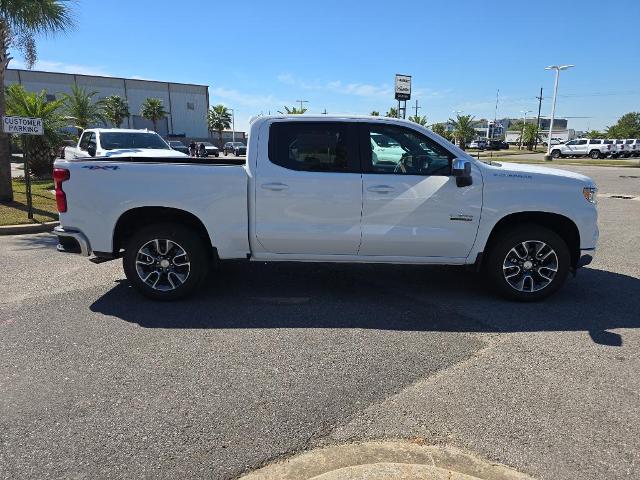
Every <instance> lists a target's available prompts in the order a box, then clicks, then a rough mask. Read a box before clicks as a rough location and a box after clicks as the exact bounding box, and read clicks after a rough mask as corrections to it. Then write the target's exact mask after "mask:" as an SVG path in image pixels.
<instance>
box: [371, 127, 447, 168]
mask: <svg viewBox="0 0 640 480" xmlns="http://www.w3.org/2000/svg"><path fill="white" fill-rule="evenodd" d="M367 130H368V137H369V138H368V143H369V147H370V148H369V149H368V155H369V158H368V159H367V160H368V161H367V167H368V169H369V171H370V172H371V173H395V174H399V175H449V174H450V173H451V161H452V160H453V158H454V155H453V154H452V153H451V152H449V151H448V150H447V149H446V148H444V147H443V146H442V145H440V144H439V143H437V142H435V141H434V140H431V139H430V138H429V137H427V136H426V135H421V134H420V133H419V132H416V131H415V130H412V129H409V128H403V127H397V126H387V125H368V127H367Z"/></svg>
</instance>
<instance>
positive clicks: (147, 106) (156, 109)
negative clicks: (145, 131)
mask: <svg viewBox="0 0 640 480" xmlns="http://www.w3.org/2000/svg"><path fill="white" fill-rule="evenodd" d="M140 115H141V116H142V118H146V119H147V120H151V122H153V131H154V132H157V130H158V120H162V119H163V118H164V117H166V116H167V112H166V111H165V109H164V106H163V105H162V100H160V99H159V98H145V100H144V102H142V107H141V108H140Z"/></svg>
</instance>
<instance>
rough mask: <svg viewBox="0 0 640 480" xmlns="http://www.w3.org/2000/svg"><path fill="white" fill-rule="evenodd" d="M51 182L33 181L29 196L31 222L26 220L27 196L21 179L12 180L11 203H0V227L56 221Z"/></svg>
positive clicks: (56, 213) (56, 212)
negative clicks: (30, 200) (31, 206)
mask: <svg viewBox="0 0 640 480" xmlns="http://www.w3.org/2000/svg"><path fill="white" fill-rule="evenodd" d="M49 190H53V180H33V181H32V182H31V194H32V198H33V220H29V219H28V218H27V194H26V185H25V183H24V180H23V179H18V178H14V179H13V202H10V203H0V225H19V224H26V223H43V222H52V221H55V220H58V210H57V209H56V198H55V196H54V195H53V193H51V192H50V191H49Z"/></svg>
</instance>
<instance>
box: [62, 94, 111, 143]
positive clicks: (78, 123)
mask: <svg viewBox="0 0 640 480" xmlns="http://www.w3.org/2000/svg"><path fill="white" fill-rule="evenodd" d="M97 94H98V92H97V91H92V92H88V91H87V90H86V89H85V88H82V87H78V86H77V85H71V94H70V95H69V94H65V95H64V102H65V105H66V108H67V120H68V121H69V122H70V125H69V126H71V127H75V128H77V129H78V135H80V134H81V133H82V130H84V129H85V128H88V127H89V126H90V125H95V124H96V123H105V121H106V118H105V115H104V100H98V101H97V102H94V101H93V97H94V96H95V95H97Z"/></svg>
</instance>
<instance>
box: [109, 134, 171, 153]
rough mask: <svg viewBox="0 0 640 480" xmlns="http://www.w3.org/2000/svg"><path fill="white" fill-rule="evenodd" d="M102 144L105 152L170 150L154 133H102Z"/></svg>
mask: <svg viewBox="0 0 640 480" xmlns="http://www.w3.org/2000/svg"><path fill="white" fill-rule="evenodd" d="M100 143H101V144H102V148H103V149H105V150H115V149H117V148H156V149H160V150H169V146H168V145H167V144H166V143H165V142H164V140H162V137H161V136H160V135H158V134H157V133H152V132H102V133H101V134H100Z"/></svg>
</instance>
